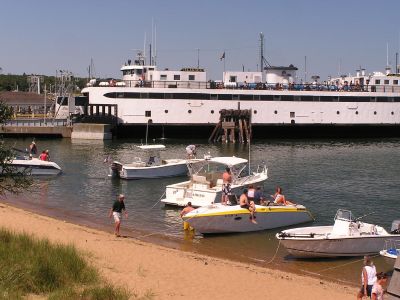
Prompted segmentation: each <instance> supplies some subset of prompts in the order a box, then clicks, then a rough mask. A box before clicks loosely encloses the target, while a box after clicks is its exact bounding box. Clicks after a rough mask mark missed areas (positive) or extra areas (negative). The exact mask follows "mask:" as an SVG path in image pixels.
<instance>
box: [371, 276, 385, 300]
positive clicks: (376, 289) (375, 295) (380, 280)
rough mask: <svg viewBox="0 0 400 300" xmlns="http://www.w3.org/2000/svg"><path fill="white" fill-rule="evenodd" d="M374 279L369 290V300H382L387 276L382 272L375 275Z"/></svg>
mask: <svg viewBox="0 0 400 300" xmlns="http://www.w3.org/2000/svg"><path fill="white" fill-rule="evenodd" d="M376 279H377V280H376V282H375V283H374V285H373V286H372V289H371V299H372V300H383V299H384V298H383V295H384V293H385V290H384V289H383V286H384V285H386V281H387V275H386V274H385V273H383V272H379V273H378V274H376Z"/></svg>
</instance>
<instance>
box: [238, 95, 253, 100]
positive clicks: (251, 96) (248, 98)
mask: <svg viewBox="0 0 400 300" xmlns="http://www.w3.org/2000/svg"><path fill="white" fill-rule="evenodd" d="M240 100H253V95H240Z"/></svg>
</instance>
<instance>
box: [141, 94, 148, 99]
mask: <svg viewBox="0 0 400 300" xmlns="http://www.w3.org/2000/svg"><path fill="white" fill-rule="evenodd" d="M140 98H142V99H148V98H149V93H140Z"/></svg>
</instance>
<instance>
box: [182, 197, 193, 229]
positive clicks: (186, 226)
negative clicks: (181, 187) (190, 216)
mask: <svg viewBox="0 0 400 300" xmlns="http://www.w3.org/2000/svg"><path fill="white" fill-rule="evenodd" d="M192 210H194V207H193V206H192V202H190V201H189V202H188V204H187V205H186V206H185V208H184V209H182V211H181V213H180V216H181V218H182V217H183V216H184V215H186V214H187V213H189V212H191V211H192ZM183 229H184V230H193V227H191V226H190V224H189V223H188V222H186V221H183Z"/></svg>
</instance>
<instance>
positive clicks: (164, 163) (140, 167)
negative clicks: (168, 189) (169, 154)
mask: <svg viewBox="0 0 400 300" xmlns="http://www.w3.org/2000/svg"><path fill="white" fill-rule="evenodd" d="M136 147H137V148H139V149H140V150H144V151H145V153H146V160H142V159H141V158H140V157H135V158H134V161H133V162H131V163H127V164H123V163H120V162H118V161H113V162H112V164H111V166H110V173H111V177H117V178H123V179H143V178H164V177H174V176H184V175H187V174H188V172H189V170H188V164H191V163H196V162H199V161H201V160H202V159H162V158H161V154H160V151H162V150H164V149H165V146H164V145H141V146H136Z"/></svg>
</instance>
